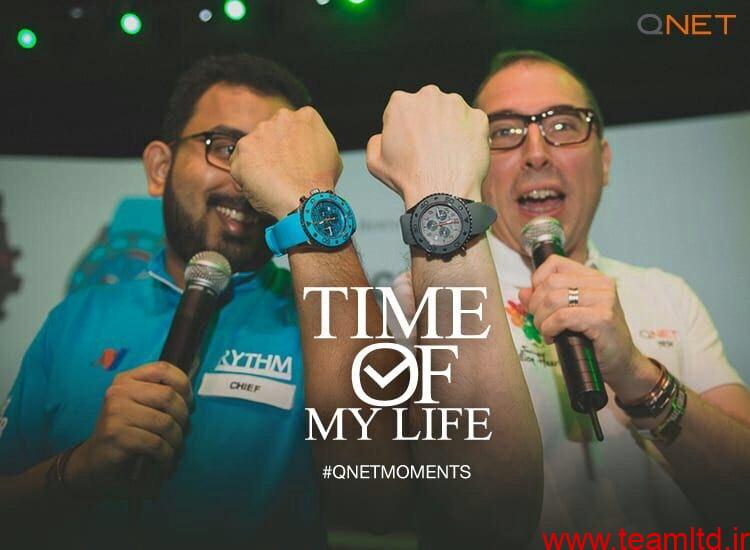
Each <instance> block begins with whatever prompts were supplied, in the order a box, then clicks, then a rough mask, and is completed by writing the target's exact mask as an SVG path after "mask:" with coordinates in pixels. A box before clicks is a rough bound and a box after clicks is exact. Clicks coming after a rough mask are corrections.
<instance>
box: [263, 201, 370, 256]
mask: <svg viewBox="0 0 750 550" xmlns="http://www.w3.org/2000/svg"><path fill="white" fill-rule="evenodd" d="M300 203H301V204H300V206H299V208H298V209H297V210H295V211H294V212H292V213H291V214H289V215H288V216H287V217H286V218H283V219H281V220H279V221H278V222H276V223H275V224H273V225H272V226H270V227H268V228H266V244H267V245H268V248H269V249H270V250H271V252H273V255H274V256H283V255H284V254H286V253H287V251H288V250H289V249H290V248H292V247H294V246H297V245H300V244H309V245H312V246H316V247H318V248H323V249H334V248H338V247H340V246H342V245H344V244H345V243H346V242H348V241H349V239H351V237H352V235H353V234H354V231H356V229H357V221H356V219H355V218H354V211H353V210H352V207H351V206H349V203H348V202H346V201H345V200H344V199H342V198H341V197H339V196H338V195H336V194H335V193H333V192H331V191H321V190H320V189H313V190H312V191H310V194H309V195H308V196H307V197H301V198H300Z"/></svg>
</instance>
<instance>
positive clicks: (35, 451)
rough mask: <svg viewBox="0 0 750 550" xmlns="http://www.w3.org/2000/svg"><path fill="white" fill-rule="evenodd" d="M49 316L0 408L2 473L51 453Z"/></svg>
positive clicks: (15, 470) (11, 472) (16, 470)
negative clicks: (49, 439)
mask: <svg viewBox="0 0 750 550" xmlns="http://www.w3.org/2000/svg"><path fill="white" fill-rule="evenodd" d="M49 325H50V318H49V317H48V318H47V321H46V322H45V323H44V325H43V326H42V329H41V330H40V331H39V333H38V334H37V335H36V337H35V338H34V341H33V342H32V343H31V346H29V349H28V350H26V354H25V355H24V358H23V361H22V363H21V369H20V370H19V372H18V377H17V378H16V380H15V382H14V384H13V387H12V388H11V390H10V394H9V395H8V398H7V400H6V401H5V403H4V404H3V405H2V407H1V408H0V475H16V474H19V473H21V472H23V471H24V470H27V469H28V468H30V467H31V466H33V465H35V464H37V463H39V462H41V461H42V460H44V459H45V458H47V456H48V454H49V453H48V452H47V451H48V449H47V447H48V445H47V440H48V439H47V437H46V434H47V431H48V422H47V415H46V413H45V401H46V395H47V386H48V379H49V372H48V370H47V368H48V365H49V363H48V360H49V353H48V350H49V346H48V334H49Z"/></svg>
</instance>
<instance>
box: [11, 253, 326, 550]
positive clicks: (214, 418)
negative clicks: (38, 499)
mask: <svg viewBox="0 0 750 550" xmlns="http://www.w3.org/2000/svg"><path fill="white" fill-rule="evenodd" d="M224 296H225V299H224V301H223V303H222V305H221V308H220V310H219V312H218V315H217V317H216V321H215V323H214V324H213V326H210V327H209V331H208V335H207V338H206V345H205V346H204V350H203V353H202V360H201V362H200V367H199V370H198V371H197V373H196V374H195V376H194V378H193V393H194V395H195V409H194V410H193V412H192V414H191V416H190V427H189V430H188V432H187V434H186V436H185V440H184V452H183V453H182V455H181V457H180V459H179V462H178V466H177V470H176V472H175V473H174V475H173V476H172V477H171V478H170V479H168V480H165V481H164V483H163V485H162V487H161V491H160V495H159V498H158V499H157V500H156V501H151V500H146V501H145V505H144V511H143V513H142V522H144V523H143V525H144V527H146V528H148V529H149V530H151V529H155V530H158V531H159V532H164V533H170V537H171V536H172V535H174V534H176V533H179V534H180V535H181V536H185V537H188V538H189V540H191V541H192V542H194V543H195V542H196V541H198V540H202V539H205V540H206V541H207V542H218V541H219V540H222V539H226V540H231V541H238V540H243V541H244V542H245V543H246V544H247V545H248V547H252V546H253V544H252V542H253V541H254V540H261V539H262V540H263V541H266V543H267V544H268V543H270V544H272V545H273V546H275V547H291V546H288V545H287V543H288V544H294V546H295V547H297V546H298V543H299V541H304V544H303V545H302V546H299V547H305V548H309V547H315V546H318V545H319V544H321V541H322V528H321V522H320V518H319V509H318V501H317V494H316V489H315V482H314V478H313V466H312V454H311V449H310V445H309V442H306V441H305V435H304V395H303V393H304V391H303V390H304V387H303V367H302V349H301V343H300V334H299V327H298V321H297V312H296V309H295V305H294V296H293V293H292V287H291V277H290V274H289V272H288V271H287V270H284V269H281V268H278V267H276V266H275V265H274V264H273V263H271V262H269V263H268V264H266V265H265V266H264V267H263V268H261V269H260V270H259V271H257V272H252V273H238V274H235V275H233V276H232V280H231V283H230V285H229V287H228V289H227V292H226V293H225V295H224ZM179 299H180V290H179V288H178V287H176V286H175V284H174V282H173V280H172V279H171V277H170V276H169V275H168V274H167V272H166V269H165V263H164V252H163V251H162V252H161V253H160V254H159V255H157V256H156V257H155V258H154V260H153V261H152V262H151V264H150V266H149V277H146V278H143V279H139V280H132V281H126V282H122V283H119V284H116V285H112V286H96V287H90V288H86V289H83V290H81V291H79V292H75V293H73V294H71V295H70V296H68V297H67V298H66V299H65V300H64V301H63V302H62V303H61V304H60V305H58V306H57V307H56V308H55V309H54V310H52V312H51V313H50V314H49V316H48V318H47V320H46V322H45V323H44V326H43V327H42V329H41V330H40V332H39V333H38V334H37V336H36V338H35V339H34V341H33V342H32V344H31V346H30V348H29V349H28V351H27V352H26V355H25V357H24V359H23V363H22V366H21V370H20V372H19V375H18V378H17V379H16V381H15V384H14V386H13V388H12V390H11V392H10V395H9V398H8V401H7V402H6V403H5V405H4V406H3V408H4V411H3V409H0V417H1V418H2V419H0V429H2V432H0V474H4V475H8V474H16V473H19V472H22V471H24V470H25V469H27V468H29V467H30V466H33V465H34V464H37V463H39V462H41V461H42V460H44V459H45V458H48V457H50V456H52V455H54V454H56V453H58V452H60V451H62V450H64V449H66V448H68V447H70V446H72V445H74V444H76V443H78V442H79V441H82V440H84V439H87V438H88V437H89V436H90V435H91V433H92V431H93V429H94V425H95V423H96V419H97V418H98V416H99V412H100V409H101V406H102V402H103V398H104V393H105V391H106V389H107V388H108V387H109V386H110V385H111V383H112V380H113V379H114V377H115V376H116V375H117V374H119V373H121V372H123V371H126V370H129V369H133V368H136V367H138V366H140V365H143V364H145V363H149V362H152V361H155V360H157V359H158V357H159V354H160V352H161V348H162V345H163V344H164V341H165V339H166V335H167V332H168V330H169V326H170V323H171V322H172V317H173V315H174V312H175V309H176V307H177V304H178V302H179ZM126 514H127V501H125V500H111V501H101V502H99V503H97V505H96V506H95V507H94V508H93V509H92V510H91V511H90V513H87V514H86V517H85V518H81V521H83V522H85V524H86V528H87V529H89V530H91V529H92V528H95V527H96V528H97V529H96V530H99V529H98V528H101V530H103V531H104V532H106V533H108V534H109V535H111V534H112V533H113V532H114V533H116V532H117V531H116V529H118V528H119V529H122V528H123V527H124V526H125V524H126V523H127V522H126V521H125V518H126ZM113 530H114V531H113ZM259 537H260V538H259ZM97 542H98V544H99V545H100V544H101V543H102V541H101V540H98V541H97ZM276 543H278V544H276Z"/></svg>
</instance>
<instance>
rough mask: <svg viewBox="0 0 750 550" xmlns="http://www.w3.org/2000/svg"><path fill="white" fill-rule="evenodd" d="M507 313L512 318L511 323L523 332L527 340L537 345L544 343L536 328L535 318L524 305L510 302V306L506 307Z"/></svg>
mask: <svg viewBox="0 0 750 550" xmlns="http://www.w3.org/2000/svg"><path fill="white" fill-rule="evenodd" d="M505 311H506V313H507V314H508V317H509V318H510V322H511V323H513V325H514V326H516V327H518V328H520V329H521V330H523V333H524V334H525V335H526V338H528V339H529V340H531V341H533V342H536V343H537V344H541V343H542V336H541V335H540V334H539V331H538V330H537V328H536V327H535V326H534V316H533V315H531V314H530V313H529V312H527V311H526V308H525V307H523V304H522V303H520V302H514V301H513V300H508V305H506V306H505Z"/></svg>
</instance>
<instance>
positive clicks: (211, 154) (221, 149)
mask: <svg viewBox="0 0 750 550" xmlns="http://www.w3.org/2000/svg"><path fill="white" fill-rule="evenodd" d="M241 137H242V136H240V135H236V134H235V135H230V134H226V133H223V132H212V131H209V132H200V133H198V134H191V135H189V136H184V137H181V138H179V139H176V140H174V141H172V142H170V143H169V144H168V145H169V146H170V147H174V146H175V145H177V144H178V143H181V142H183V141H187V140H189V139H198V138H200V139H202V140H203V144H204V145H205V146H206V162H207V163H208V164H210V165H211V166H214V167H216V168H218V169H220V170H225V171H227V172H229V159H230V157H231V156H232V153H233V152H234V148H235V147H236V146H237V142H238V141H239V140H240V138H241Z"/></svg>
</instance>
